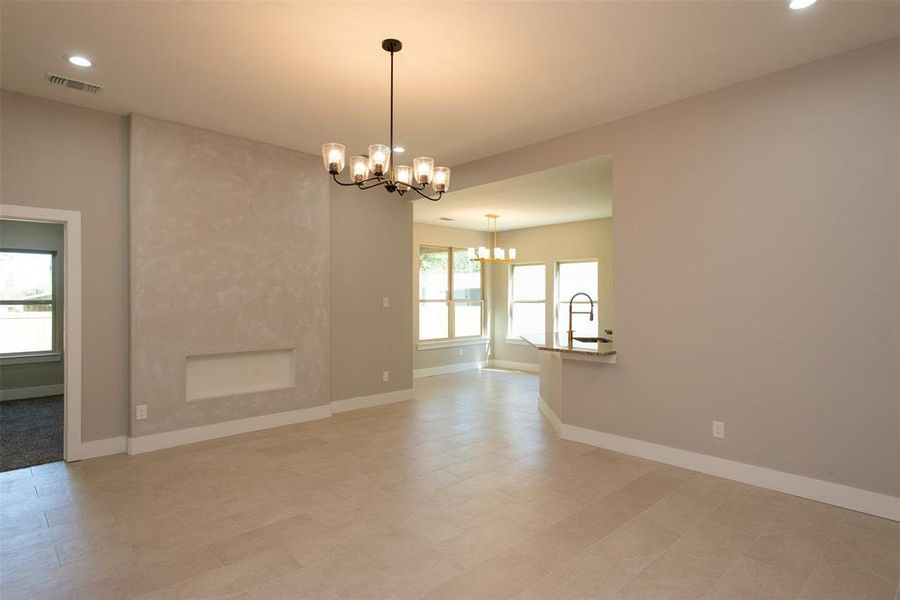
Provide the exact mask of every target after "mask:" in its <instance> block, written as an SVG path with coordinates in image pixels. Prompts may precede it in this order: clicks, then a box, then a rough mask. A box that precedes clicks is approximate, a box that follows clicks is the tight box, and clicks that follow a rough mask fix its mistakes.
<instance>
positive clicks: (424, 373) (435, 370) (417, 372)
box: [413, 360, 487, 379]
mask: <svg viewBox="0 0 900 600" xmlns="http://www.w3.org/2000/svg"><path fill="white" fill-rule="evenodd" d="M486 365H487V361H484V360H478V361H474V362H464V363H455V364H452V365H441V366H440V367H428V368H425V369H414V370H413V379H420V378H422V377H431V376H432V375H445V374H447V373H459V372H460V371H474V370H476V369H483V368H484V367H485V366H486Z"/></svg>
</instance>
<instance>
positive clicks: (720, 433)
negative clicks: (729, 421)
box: [712, 421, 725, 438]
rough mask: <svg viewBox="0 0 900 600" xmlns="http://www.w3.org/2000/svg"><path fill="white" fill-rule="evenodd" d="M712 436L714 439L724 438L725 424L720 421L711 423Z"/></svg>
mask: <svg viewBox="0 0 900 600" xmlns="http://www.w3.org/2000/svg"><path fill="white" fill-rule="evenodd" d="M712 423H713V428H712V434H713V437H714V438H724V437H725V423H724V422H722V421H713V422H712Z"/></svg>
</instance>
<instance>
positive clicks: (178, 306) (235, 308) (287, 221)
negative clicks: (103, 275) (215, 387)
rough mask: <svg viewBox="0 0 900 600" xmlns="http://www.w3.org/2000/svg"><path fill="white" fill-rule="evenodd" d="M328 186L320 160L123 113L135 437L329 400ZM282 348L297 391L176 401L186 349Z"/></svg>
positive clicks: (196, 352)
mask: <svg viewBox="0 0 900 600" xmlns="http://www.w3.org/2000/svg"><path fill="white" fill-rule="evenodd" d="M326 185H327V182H326V178H325V176H324V174H323V172H322V169H321V165H320V164H319V160H318V158H317V157H314V156H311V155H308V154H303V153H300V152H295V151H291V150H287V149H283V148H278V147H275V146H270V145H266V144H260V143H256V142H250V141H247V140H242V139H238V138H234V137H230V136H226V135H223V134H219V133H214V132H210V131H205V130H201V129H196V128H192V127H187V126H183V125H177V124H174V123H168V122H164V121H159V120H156V119H151V118H148V117H143V116H133V117H132V119H131V214H130V221H131V358H132V361H131V404H132V411H131V412H132V419H133V416H134V406H135V405H139V404H146V405H147V406H148V413H149V417H148V419H147V420H141V421H135V420H132V428H131V435H132V436H141V435H148V434H152V433H160V432H165V431H173V430H177V429H183V428H187V427H194V426H199V425H206V424H210V423H218V422H223V421H230V420H233V419H241V418H247V417H254V416H259V415H264V414H271V413H276V412H282V411H287V410H295V409H299V408H307V407H311V406H319V405H324V404H327V403H328V293H329V274H328V264H329V262H328V261H329V239H328V238H329V210H328V202H327V200H328V191H327V187H326ZM279 349H295V357H296V360H295V363H294V364H295V370H296V371H295V377H294V379H295V382H296V386H295V387H294V388H291V389H286V390H272V391H265V392H254V393H247V394H239V395H234V396H227V397H220V398H210V399H204V400H197V401H192V402H186V401H185V363H186V357H187V356H192V355H205V354H219V353H229V352H246V351H260V350H279Z"/></svg>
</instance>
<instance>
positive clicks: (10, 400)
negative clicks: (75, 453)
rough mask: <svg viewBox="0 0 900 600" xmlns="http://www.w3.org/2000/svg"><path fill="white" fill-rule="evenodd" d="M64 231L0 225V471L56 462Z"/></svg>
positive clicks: (50, 227) (61, 378) (60, 432)
mask: <svg viewBox="0 0 900 600" xmlns="http://www.w3.org/2000/svg"><path fill="white" fill-rule="evenodd" d="M64 258H65V230H64V227H63V225H61V224H59V223H38V222H31V221H15V220H11V219H3V220H0V438H2V440H3V443H2V444H0V471H11V470H14V469H21V468H24V467H32V466H36V465H40V464H45V463H48V462H55V461H58V460H62V459H63V431H64V426H63V415H64V411H63V408H64V375H65V374H64V369H63V361H62V338H63V319H62V315H63V306H64V302H65V301H64V297H65V289H64V281H65V278H64V275H63V271H64Z"/></svg>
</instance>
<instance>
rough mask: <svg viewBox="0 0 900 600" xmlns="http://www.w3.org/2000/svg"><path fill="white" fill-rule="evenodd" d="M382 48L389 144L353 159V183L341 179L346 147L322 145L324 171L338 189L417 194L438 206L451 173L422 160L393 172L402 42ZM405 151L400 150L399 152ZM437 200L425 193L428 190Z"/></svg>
mask: <svg viewBox="0 0 900 600" xmlns="http://www.w3.org/2000/svg"><path fill="white" fill-rule="evenodd" d="M381 47H382V49H384V50H385V51H386V52H389V53H390V54H391V112H390V115H391V120H390V140H389V142H390V143H389V144H387V145H385V144H372V145H371V146H369V155H368V156H351V157H350V181H348V182H344V181H340V180H339V179H338V175H340V174H341V173H342V172H343V170H344V165H345V159H346V153H347V148H346V147H345V146H344V145H343V144H338V143H336V142H331V143H328V144H322V161H323V162H324V163H325V170H326V171H328V173H329V174H330V175H331V178H332V179H334V182H335V183H337V184H338V185H344V186H356V187H358V188H359V189H361V190H369V189H372V188H375V187H382V188H384V189H385V190H387V191H388V192H391V193H393V192H397V194H399V195H400V196H402V195H403V194H405V193H407V192H409V191H414V192H416V193H417V194H418V195H420V196H422V197H423V198H428V199H429V200H431V201H434V202H437V201H438V200H440V199H441V196H443V195H444V194H445V193H446V192H447V191H448V190H449V189H450V169H448V168H447V167H435V166H434V159H433V158H431V157H428V156H420V157H419V158H416V159H415V160H413V164H412V166H409V165H394V168H393V169H391V150H392V148H394V54H395V53H396V52H400V50H401V49H402V48H403V44H402V43H400V40H395V39H387V40H384V41H383V42H381ZM399 151H402V149H398V152H399ZM429 185H430V186H431V189H432V190H433V192H434V193H436V194H437V195H436V196H432V195H430V194H429V193H427V192H426V190H427V188H428V186H429Z"/></svg>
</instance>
